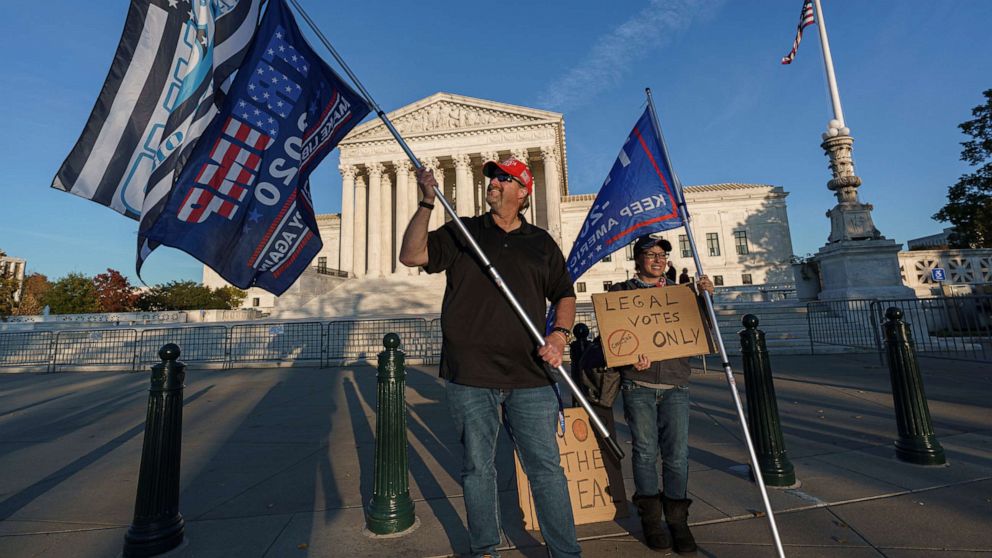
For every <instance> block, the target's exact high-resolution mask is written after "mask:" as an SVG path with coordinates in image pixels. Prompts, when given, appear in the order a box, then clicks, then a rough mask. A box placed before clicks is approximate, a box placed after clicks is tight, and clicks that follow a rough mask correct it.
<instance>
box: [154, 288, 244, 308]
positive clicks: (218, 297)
mask: <svg viewBox="0 0 992 558" xmlns="http://www.w3.org/2000/svg"><path fill="white" fill-rule="evenodd" d="M245 295H246V293H245V292H244V291H242V290H240V289H235V288H234V287H221V288H218V289H211V288H210V287H206V286H203V285H200V284H197V283H194V282H193V281H171V282H169V283H166V284H164V285H155V286H154V287H152V288H151V289H148V291H146V292H144V293H142V294H141V297H140V298H139V299H138V307H139V308H140V309H141V310H145V311H163V310H230V309H232V308H237V306H238V305H240V304H241V301H242V300H244V298H245Z"/></svg>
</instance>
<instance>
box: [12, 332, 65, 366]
mask: <svg viewBox="0 0 992 558" xmlns="http://www.w3.org/2000/svg"><path fill="white" fill-rule="evenodd" d="M54 340H55V334H54V333H52V332H51V331H24V332H13V333H0V366H48V365H49V364H50V363H51V361H52V348H53V341H54Z"/></svg>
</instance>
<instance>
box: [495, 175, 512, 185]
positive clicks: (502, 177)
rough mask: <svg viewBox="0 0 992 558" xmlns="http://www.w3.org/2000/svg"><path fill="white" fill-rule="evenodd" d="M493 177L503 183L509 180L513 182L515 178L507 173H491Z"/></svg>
mask: <svg viewBox="0 0 992 558" xmlns="http://www.w3.org/2000/svg"><path fill="white" fill-rule="evenodd" d="M493 178H495V179H496V180H499V181H500V182H503V183H509V182H513V181H514V180H516V179H515V178H513V176H511V175H509V174H494V175H493Z"/></svg>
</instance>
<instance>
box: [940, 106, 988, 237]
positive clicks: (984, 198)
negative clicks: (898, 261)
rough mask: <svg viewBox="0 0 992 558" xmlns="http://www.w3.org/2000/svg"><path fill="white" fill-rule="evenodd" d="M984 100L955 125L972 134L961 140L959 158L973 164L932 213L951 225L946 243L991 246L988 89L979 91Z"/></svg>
mask: <svg viewBox="0 0 992 558" xmlns="http://www.w3.org/2000/svg"><path fill="white" fill-rule="evenodd" d="M983 95H985V104H983V105H978V106H977V107H975V108H973V109H971V114H972V116H974V117H975V119H974V120H969V121H967V122H964V123H962V124H960V125H958V128H961V131H962V132H964V133H965V134H966V135H969V136H971V137H972V139H970V140H968V141H964V142H961V145H962V146H964V149H962V150H961V160H962V161H965V162H967V163H968V164H969V165H971V166H973V167H975V166H978V165H982V166H981V167H979V168H978V170H976V171H975V172H973V173H971V174H964V175H961V178H960V179H958V182H957V184H955V185H953V186H951V187H950V188H949V189H948V190H947V200H948V202H947V205H945V206H944V207H942V208H941V209H940V211H938V212H937V213H935V214H934V215H933V218H934V219H936V220H938V221H950V222H951V223H952V224H953V225H954V232H953V233H952V234H951V238H950V243H951V246H952V247H954V248H988V247H992V89H989V90H987V91H985V92H984V93H983Z"/></svg>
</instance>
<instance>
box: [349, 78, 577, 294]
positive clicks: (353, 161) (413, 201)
mask: <svg viewBox="0 0 992 558" xmlns="http://www.w3.org/2000/svg"><path fill="white" fill-rule="evenodd" d="M389 118H390V120H391V121H392V122H393V124H394V126H396V129H397V130H399V132H400V133H401V134H402V135H403V138H404V139H405V140H406V141H407V143H408V144H409V145H410V148H411V149H412V150H413V152H414V153H416V154H417V156H418V157H421V164H423V165H424V166H426V167H427V168H430V169H433V170H434V175H435V176H436V177H437V179H438V184H439V186H440V187H441V188H442V189H443V190H444V194H445V197H447V198H448V200H450V201H451V202H452V204H453V205H454V207H455V209H456V210H457V213H458V214H459V215H463V216H468V215H480V214H482V213H483V212H485V211H487V209H488V208H487V207H486V204H485V179H484V177H483V176H482V165H483V164H484V163H485V162H486V161H490V160H493V159H496V158H498V157H502V156H505V155H514V156H516V157H517V158H518V159H520V160H522V161H524V162H526V163H527V164H528V165H529V166H530V167H531V169H532V170H533V172H534V177H535V181H534V191H533V193H532V197H531V205H530V208H529V209H528V210H527V218H528V220H530V222H532V223H535V224H537V225H538V226H540V227H543V228H545V229H547V230H548V231H549V232H550V233H551V235H552V236H553V237H554V238H555V239H556V240H557V241H558V242H559V243H560V242H561V217H560V214H559V211H560V209H559V208H560V206H561V198H562V196H564V195H566V194H567V188H566V186H565V182H566V174H565V169H566V165H565V128H564V119H563V118H562V115H561V114H559V113H554V112H547V111H542V110H536V109H531V108H526V107H518V106H513V105H507V104H503V103H496V102H493V101H486V100H482V99H473V98H470V97H462V96H459V95H452V94H449V93H437V94H435V95H432V96H430V97H428V98H426V99H423V100H420V101H417V102H416V103H413V104H411V105H408V106H406V107H403V108H401V109H399V110H396V111H394V112H392V113H390V114H389ZM340 150H341V162H340V171H341V178H342V190H341V200H342V202H341V208H342V209H341V223H342V229H341V230H342V233H341V239H342V243H341V255H342V257H341V263H340V269H341V270H342V271H345V272H347V273H348V274H349V275H350V276H352V277H358V278H362V277H384V276H387V275H394V274H399V275H411V274H416V273H417V271H416V270H411V269H408V268H406V267H405V266H403V265H401V264H400V263H399V259H398V258H399V247H400V243H401V241H402V237H403V231H404V230H405V228H406V224H407V222H408V221H409V218H410V215H411V214H412V213H413V211H414V209H415V208H416V205H417V202H418V197H419V190H418V188H417V184H416V180H415V179H414V176H413V172H412V171H413V167H412V165H411V163H410V161H409V159H408V158H407V156H406V153H405V152H404V151H403V150H402V149H401V148H400V146H399V144H398V143H397V142H396V141H395V140H394V139H393V137H392V136H391V135H390V134H389V132H388V130H387V129H386V126H385V124H383V123H382V122H381V121H379V120H372V121H369V122H366V123H365V124H362V125H361V126H359V127H357V128H355V129H354V130H352V131H351V133H349V134H348V136H347V137H346V138H345V139H344V140H343V141H342V142H341V144H340ZM447 219H448V217H447V216H446V215H445V212H444V211H443V209H442V208H440V207H439V208H437V209H436V210H435V211H434V213H433V214H432V216H431V227H430V228H431V229H432V230H433V229H436V228H437V227H440V226H441V225H443V224H444V222H445V221H446V220H447Z"/></svg>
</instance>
